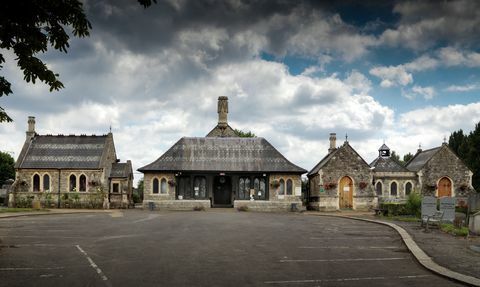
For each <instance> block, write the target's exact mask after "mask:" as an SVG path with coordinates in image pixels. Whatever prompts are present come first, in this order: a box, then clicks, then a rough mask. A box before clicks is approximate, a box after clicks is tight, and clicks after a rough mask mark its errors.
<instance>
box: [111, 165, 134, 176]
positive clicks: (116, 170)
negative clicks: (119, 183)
mask: <svg viewBox="0 0 480 287" xmlns="http://www.w3.org/2000/svg"><path fill="white" fill-rule="evenodd" d="M131 174H132V163H131V162H130V161H127V162H126V163H119V162H115V163H113V164H112V170H111V171H110V177H116V178H128V177H129V176H130V175H131Z"/></svg>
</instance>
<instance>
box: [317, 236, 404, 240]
mask: <svg viewBox="0 0 480 287" xmlns="http://www.w3.org/2000/svg"><path fill="white" fill-rule="evenodd" d="M388 238H390V239H395V238H392V237H391V236H364V237H350V236H347V237H338V236H337V237H310V239H311V240H323V239H349V240H365V239H388Z"/></svg>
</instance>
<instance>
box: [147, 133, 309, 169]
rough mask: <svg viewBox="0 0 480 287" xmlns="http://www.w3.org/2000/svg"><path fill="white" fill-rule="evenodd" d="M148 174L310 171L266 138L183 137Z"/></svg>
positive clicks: (149, 166) (152, 166)
mask: <svg viewBox="0 0 480 287" xmlns="http://www.w3.org/2000/svg"><path fill="white" fill-rule="evenodd" d="M138 170H139V171H141V172H148V171H218V172H289V173H300V174H301V173H305V172H307V171H306V170H304V169H303V168H301V167H298V166H296V165H294V164H293V163H291V162H290V161H288V160H287V159H286V158H285V157H284V156H283V155H282V154H281V153H280V152H279V151H277V150H276V149H275V148H274V147H273V146H272V145H271V144H270V143H269V142H268V141H267V140H265V139H264V138H260V137H256V138H239V137H224V138H222V137H204V138H187V137H184V138H181V139H180V140H179V141H178V142H177V143H175V144H174V145H173V146H172V147H171V148H170V149H169V150H168V151H167V152H165V153H164V154H163V155H162V156H161V157H160V158H159V159H157V160H156V161H154V162H152V163H151V164H149V165H146V166H144V167H142V168H140V169H138Z"/></svg>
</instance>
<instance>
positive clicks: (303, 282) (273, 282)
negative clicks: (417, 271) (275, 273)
mask: <svg viewBox="0 0 480 287" xmlns="http://www.w3.org/2000/svg"><path fill="white" fill-rule="evenodd" d="M430 276H431V275H405V276H391V277H386V276H379V277H354V278H337V279H310V280H287V281H266V282H263V283H264V284H305V283H322V282H349V281H367V280H392V279H416V278H425V277H430Z"/></svg>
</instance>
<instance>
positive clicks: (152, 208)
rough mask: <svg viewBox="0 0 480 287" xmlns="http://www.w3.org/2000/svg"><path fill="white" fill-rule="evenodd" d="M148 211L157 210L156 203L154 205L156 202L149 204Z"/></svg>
mask: <svg viewBox="0 0 480 287" xmlns="http://www.w3.org/2000/svg"><path fill="white" fill-rule="evenodd" d="M148 209H149V210H150V211H153V210H154V209H155V203H154V202H149V203H148Z"/></svg>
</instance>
